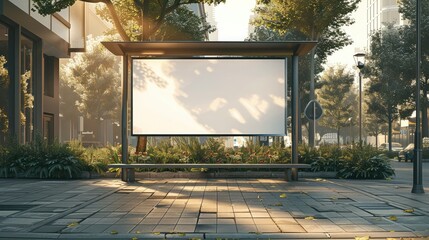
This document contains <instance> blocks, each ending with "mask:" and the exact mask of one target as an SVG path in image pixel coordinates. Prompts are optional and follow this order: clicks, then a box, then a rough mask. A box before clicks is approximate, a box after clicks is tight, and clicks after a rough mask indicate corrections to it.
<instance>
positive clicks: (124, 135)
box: [121, 54, 129, 181]
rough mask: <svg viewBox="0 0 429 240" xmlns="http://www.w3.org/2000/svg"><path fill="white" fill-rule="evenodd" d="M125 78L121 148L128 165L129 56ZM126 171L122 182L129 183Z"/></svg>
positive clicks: (124, 73)
mask: <svg viewBox="0 0 429 240" xmlns="http://www.w3.org/2000/svg"><path fill="white" fill-rule="evenodd" d="M122 61H123V76H122V78H123V79H122V116H121V117H122V118H121V124H122V125H121V135H122V146H121V154H122V155H121V162H122V163H128V67H129V64H128V61H129V57H128V55H127V54H125V55H124V56H123V60H122ZM126 175H127V174H126V171H125V169H122V170H121V179H122V181H127V178H128V177H127V176H126Z"/></svg>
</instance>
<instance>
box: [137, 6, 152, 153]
mask: <svg viewBox="0 0 429 240" xmlns="http://www.w3.org/2000/svg"><path fill="white" fill-rule="evenodd" d="M148 10H149V1H144V2H143V23H142V30H143V33H142V41H149V34H148V33H149V28H150V26H149V22H148V21H144V18H145V17H146V15H147V13H148ZM146 151H147V136H138V138H137V146H136V154H138V153H144V152H146Z"/></svg>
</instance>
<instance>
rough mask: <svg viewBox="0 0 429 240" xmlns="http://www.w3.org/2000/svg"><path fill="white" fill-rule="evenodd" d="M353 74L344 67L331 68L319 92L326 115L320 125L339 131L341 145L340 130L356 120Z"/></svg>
mask: <svg viewBox="0 0 429 240" xmlns="http://www.w3.org/2000/svg"><path fill="white" fill-rule="evenodd" d="M353 80H354V77H353V74H352V73H350V72H348V71H347V70H346V69H345V67H344V66H337V67H329V68H328V69H327V70H325V72H324V73H323V75H322V77H321V81H322V82H323V85H322V87H321V88H320V89H319V90H318V91H317V96H318V99H319V101H320V105H321V106H322V107H323V109H324V114H323V116H322V118H321V119H320V125H322V126H325V127H330V128H333V129H336V130H337V141H338V144H340V129H341V128H343V127H346V126H347V125H348V124H350V122H349V121H350V120H349V119H350V118H356V109H357V106H358V102H357V101H356V97H357V96H356V93H355V92H353V91H352V85H353Z"/></svg>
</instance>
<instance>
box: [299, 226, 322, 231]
mask: <svg viewBox="0 0 429 240" xmlns="http://www.w3.org/2000/svg"><path fill="white" fill-rule="evenodd" d="M301 227H302V228H304V229H305V231H306V232H309V233H313V232H325V230H324V229H323V228H322V227H321V226H320V225H301Z"/></svg>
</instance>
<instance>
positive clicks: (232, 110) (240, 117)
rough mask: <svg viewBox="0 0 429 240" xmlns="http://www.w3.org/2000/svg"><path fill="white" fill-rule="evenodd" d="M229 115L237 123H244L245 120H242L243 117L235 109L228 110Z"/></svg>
mask: <svg viewBox="0 0 429 240" xmlns="http://www.w3.org/2000/svg"><path fill="white" fill-rule="evenodd" d="M229 114H230V115H231V117H232V118H234V119H235V120H237V121H238V122H239V123H241V124H245V123H246V119H244V117H243V115H241V113H240V112H239V111H238V110H237V109H236V108H231V109H229Z"/></svg>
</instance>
